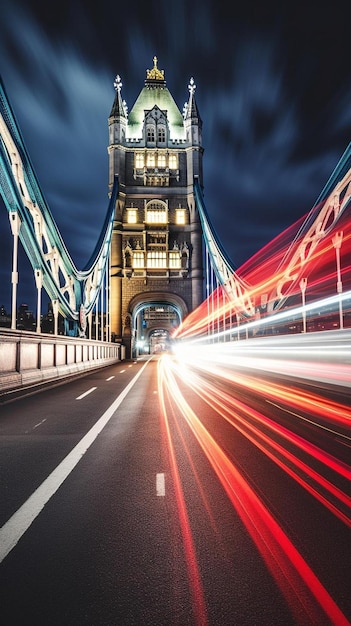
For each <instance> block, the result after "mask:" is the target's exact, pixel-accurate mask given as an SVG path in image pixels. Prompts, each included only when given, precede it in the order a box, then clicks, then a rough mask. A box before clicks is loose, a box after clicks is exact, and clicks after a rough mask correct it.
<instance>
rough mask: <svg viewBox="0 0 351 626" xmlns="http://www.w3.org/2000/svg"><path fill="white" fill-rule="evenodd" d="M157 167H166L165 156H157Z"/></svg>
mask: <svg viewBox="0 0 351 626" xmlns="http://www.w3.org/2000/svg"><path fill="white" fill-rule="evenodd" d="M157 165H158V167H166V155H165V154H159V155H158V159H157Z"/></svg>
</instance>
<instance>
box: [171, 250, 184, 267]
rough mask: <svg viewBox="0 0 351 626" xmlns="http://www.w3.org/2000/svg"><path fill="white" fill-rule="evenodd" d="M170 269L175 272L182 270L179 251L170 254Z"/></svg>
mask: <svg viewBox="0 0 351 626" xmlns="http://www.w3.org/2000/svg"><path fill="white" fill-rule="evenodd" d="M169 267H170V269H173V270H178V269H180V268H181V258H180V254H179V250H177V251H175V252H170V253H169Z"/></svg>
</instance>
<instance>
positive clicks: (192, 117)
mask: <svg viewBox="0 0 351 626" xmlns="http://www.w3.org/2000/svg"><path fill="white" fill-rule="evenodd" d="M188 89H189V100H188V102H186V103H185V105H184V109H183V117H184V126H185V129H186V136H187V141H188V142H189V143H190V144H191V145H193V146H201V145H202V119H201V117H200V113H199V110H198V108H197V104H196V100H195V90H196V85H195V82H194V79H193V78H192V77H191V78H190V81H189V85H188Z"/></svg>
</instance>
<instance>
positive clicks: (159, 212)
mask: <svg viewBox="0 0 351 626" xmlns="http://www.w3.org/2000/svg"><path fill="white" fill-rule="evenodd" d="M146 222H148V223H149V224H166V223H167V209H166V206H165V205H164V204H161V203H160V202H151V203H150V204H148V206H147V208H146Z"/></svg>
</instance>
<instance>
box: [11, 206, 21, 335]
mask: <svg viewBox="0 0 351 626" xmlns="http://www.w3.org/2000/svg"><path fill="white" fill-rule="evenodd" d="M9 219H10V225H11V231H12V234H13V254H12V275H11V283H12V311H11V330H16V311H17V284H18V271H17V259H18V235H19V232H20V228H21V219H20V216H19V215H18V213H17V211H10V213H9Z"/></svg>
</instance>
